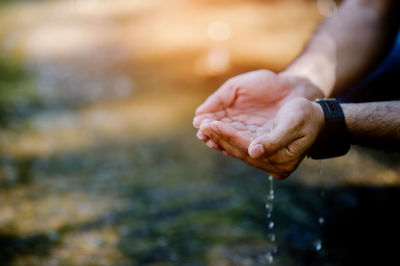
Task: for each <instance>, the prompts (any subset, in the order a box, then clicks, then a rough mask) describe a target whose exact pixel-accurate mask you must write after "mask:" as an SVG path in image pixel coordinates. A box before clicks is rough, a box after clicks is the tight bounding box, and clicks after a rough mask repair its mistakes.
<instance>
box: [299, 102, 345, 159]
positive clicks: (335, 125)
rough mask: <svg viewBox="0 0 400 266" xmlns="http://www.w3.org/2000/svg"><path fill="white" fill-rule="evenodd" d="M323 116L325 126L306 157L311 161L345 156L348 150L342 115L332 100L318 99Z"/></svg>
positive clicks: (340, 108)
mask: <svg viewBox="0 0 400 266" xmlns="http://www.w3.org/2000/svg"><path fill="white" fill-rule="evenodd" d="M316 102H317V103H318V104H320V105H321V108H322V110H323V111H324V116H325V126H324V128H323V129H322V131H321V133H320V134H319V136H318V137H317V139H316V141H315V142H314V144H313V145H312V146H311V147H310V149H309V150H308V152H307V155H308V156H309V157H311V158H312V159H326V158H332V157H337V156H341V155H344V154H346V153H347V152H348V151H349V149H350V144H349V138H348V132H347V128H346V122H345V118H344V113H343V110H342V107H341V106H340V104H339V102H338V101H337V100H336V99H334V98H319V99H316Z"/></svg>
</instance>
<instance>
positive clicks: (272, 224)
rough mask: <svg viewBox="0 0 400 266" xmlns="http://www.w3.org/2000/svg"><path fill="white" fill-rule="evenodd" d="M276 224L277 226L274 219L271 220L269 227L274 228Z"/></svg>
mask: <svg viewBox="0 0 400 266" xmlns="http://www.w3.org/2000/svg"><path fill="white" fill-rule="evenodd" d="M274 226H275V223H274V222H273V221H271V222H269V224H268V228H269V229H273V228H274Z"/></svg>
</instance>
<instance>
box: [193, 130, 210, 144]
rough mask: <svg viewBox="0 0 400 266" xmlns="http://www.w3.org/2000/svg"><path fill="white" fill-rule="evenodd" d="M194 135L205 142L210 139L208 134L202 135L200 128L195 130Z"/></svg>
mask: <svg viewBox="0 0 400 266" xmlns="http://www.w3.org/2000/svg"><path fill="white" fill-rule="evenodd" d="M196 137H197V138H198V139H199V140H201V141H204V142H207V141H208V140H209V139H210V138H209V137H208V136H206V135H204V134H203V132H201V131H200V130H199V131H197V134H196Z"/></svg>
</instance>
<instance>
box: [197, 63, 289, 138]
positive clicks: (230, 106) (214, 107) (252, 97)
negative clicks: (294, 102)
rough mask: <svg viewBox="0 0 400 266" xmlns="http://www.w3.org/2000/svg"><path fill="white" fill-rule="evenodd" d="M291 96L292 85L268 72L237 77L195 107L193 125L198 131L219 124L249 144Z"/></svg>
mask: <svg viewBox="0 0 400 266" xmlns="http://www.w3.org/2000/svg"><path fill="white" fill-rule="evenodd" d="M292 94H293V86H292V84H291V83H290V82H288V81H287V80H285V79H282V78H280V77H279V76H278V75H276V74H275V73H272V72H270V71H266V70H259V71H253V72H249V73H246V74H243V75H239V76H237V77H235V78H233V79H231V80H229V81H228V82H226V83H225V84H224V85H223V86H222V87H221V88H220V89H219V90H218V91H217V92H216V93H214V94H213V95H211V96H210V97H209V99H208V100H207V101H206V102H205V103H204V104H203V105H202V106H200V107H199V109H198V111H197V112H196V117H195V119H194V125H195V127H197V128H200V126H201V125H202V124H207V123H210V122H213V121H221V122H224V124H225V125H226V126H230V127H231V128H232V129H235V130H237V132H236V133H237V134H238V136H242V137H245V138H246V139H247V140H248V141H250V140H251V139H252V138H254V137H256V136H257V135H258V132H259V131H260V128H261V127H262V126H264V125H265V124H266V123H267V122H268V121H270V120H271V118H273V117H274V116H275V114H276V113H277V111H278V110H279V108H280V106H282V104H283V103H284V102H286V101H287V100H288V99H290V98H292ZM293 97H294V96H293ZM204 140H205V141H207V140H208V137H205V139H204Z"/></svg>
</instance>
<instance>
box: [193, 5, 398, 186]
mask: <svg viewBox="0 0 400 266" xmlns="http://www.w3.org/2000/svg"><path fill="white" fill-rule="evenodd" d="M394 2H395V1H389V0H369V1H367V0H348V1H345V2H344V4H342V6H341V7H340V8H339V11H338V12H337V14H336V15H335V16H334V18H332V19H328V20H327V21H325V22H324V23H323V24H322V25H321V26H320V28H319V29H318V30H317V31H316V33H315V34H314V36H313V37H312V38H311V40H310V42H309V44H308V45H307V47H306V48H305V50H304V52H303V53H302V54H301V55H300V56H299V57H298V58H297V59H296V60H295V61H294V62H293V63H292V64H291V65H290V66H289V67H288V68H287V69H286V70H284V71H282V72H281V73H273V72H271V71H268V70H259V71H253V72H249V73H246V74H242V75H239V76H236V77H234V78H231V79H230V80H228V81H227V82H226V83H225V84H223V85H222V86H221V87H220V88H219V89H218V90H217V91H216V92H215V93H213V94H212V95H211V96H210V97H208V99H207V100H206V101H205V102H204V103H203V104H202V105H201V106H199V107H198V109H197V110H196V115H195V118H194V121H193V125H194V126H195V127H196V128H197V129H198V133H197V137H198V138H199V139H201V140H202V141H204V142H205V143H206V144H207V145H208V146H209V147H211V148H214V149H217V150H220V151H222V152H223V153H224V154H225V155H229V156H232V157H235V158H238V159H240V160H243V161H244V162H246V163H248V164H249V165H251V166H254V167H257V168H260V169H263V170H265V171H267V172H268V173H270V174H271V175H272V176H274V177H276V178H278V179H282V178H286V177H287V176H289V175H290V173H292V172H293V171H294V170H295V169H296V168H297V166H298V165H299V163H300V162H301V161H302V160H303V158H304V156H305V154H306V151H307V149H308V148H309V147H310V146H311V145H312V143H313V142H314V141H315V139H316V138H317V136H318V134H319V133H320V132H321V129H322V128H323V126H324V115H323V112H322V109H321V107H320V106H319V104H316V103H313V102H312V101H310V100H313V99H315V98H318V97H323V96H330V95H336V94H338V93H341V92H343V91H344V90H345V89H346V88H348V87H349V86H351V85H352V84H355V83H356V82H357V81H359V80H360V78H361V77H362V76H364V75H365V74H366V73H368V72H369V71H370V70H371V69H372V68H373V67H374V66H375V65H376V63H377V62H379V60H380V59H381V58H382V56H383V55H384V54H385V52H384V51H385V49H386V48H385V47H386V46H387V44H388V43H390V41H391V31H390V30H382V29H389V28H390V25H391V24H390V23H391V22H390V20H389V19H388V18H389V17H390V15H391V10H393V8H392V5H393V3H394ZM354 32H357V34H354ZM355 49H356V50H355ZM397 104H398V103H397ZM367 105H368V104H367ZM391 106H392V105H391ZM359 108H361V107H360V106H358V105H355V106H344V108H343V109H344V112H345V116H346V123H347V125H348V127H349V130H350V133H351V135H352V136H353V138H354V139H360V140H361V139H363V138H365V139H367V140H370V139H376V138H378V139H379V138H381V139H382V138H385V137H387V135H389V136H391V137H392V138H391V139H395V140H397V138H398V132H397V131H398V130H397V129H396V127H395V128H392V127H391V126H390V125H391V123H392V122H393V121H392V120H388V121H387V122H385V123H384V124H385V126H388V128H389V129H388V130H387V131H385V132H388V134H382V133H380V134H378V133H377V132H378V130H377V129H376V130H372V131H371V129H370V128H371V127H373V125H369V124H364V123H363V121H365V123H367V122H368V121H374V122H376V121H377V120H379V121H382V120H380V119H385V118H386V115H384V114H383V113H381V115H380V116H378V117H375V118H373V119H372V118H371V117H374V111H376V108H378V109H379V108H383V107H382V106H380V105H379V107H377V106H366V107H365V106H364V107H363V108H361V111H360V110H359ZM374 108H375V109H374ZM396 108H397V105H396V107H393V106H392V107H389V110H396V111H397V110H398V109H396ZM383 109H384V111H382V112H387V111H388V110H386V109H385V108H383ZM396 111H395V112H392V113H391V114H392V116H390V117H391V118H393V117H395V118H396V116H397V115H396ZM397 113H398V112H397ZM365 114H368V117H369V118H370V119H363V118H365V117H364V116H363V115H365ZM359 118H361V119H363V120H362V121H361V122H360V121H359V120H358V119H359ZM357 121H358V122H357ZM385 121H386V120H385ZM395 125H397V124H395ZM397 128H399V127H398V126H397ZM393 136H394V137H393ZM377 143H379V141H377Z"/></svg>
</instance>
